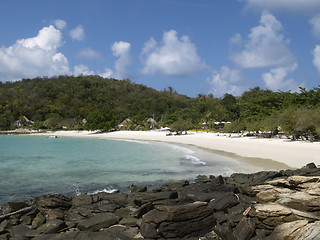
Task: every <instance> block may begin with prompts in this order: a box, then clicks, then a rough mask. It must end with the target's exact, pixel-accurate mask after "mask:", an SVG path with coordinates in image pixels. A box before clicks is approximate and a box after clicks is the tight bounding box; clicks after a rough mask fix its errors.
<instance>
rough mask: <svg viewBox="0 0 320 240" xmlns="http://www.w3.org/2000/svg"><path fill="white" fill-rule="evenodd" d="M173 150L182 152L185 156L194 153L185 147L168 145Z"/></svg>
mask: <svg viewBox="0 0 320 240" xmlns="http://www.w3.org/2000/svg"><path fill="white" fill-rule="evenodd" d="M168 145H169V146H170V147H171V148H172V149H173V150H176V151H180V152H184V153H186V154H193V153H194V151H193V150H191V149H189V148H185V147H181V146H178V145H172V144H168Z"/></svg>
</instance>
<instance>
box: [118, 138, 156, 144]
mask: <svg viewBox="0 0 320 240" xmlns="http://www.w3.org/2000/svg"><path fill="white" fill-rule="evenodd" d="M112 140H113V141H120V142H130V143H139V144H150V142H146V141H141V140H132V139H112Z"/></svg>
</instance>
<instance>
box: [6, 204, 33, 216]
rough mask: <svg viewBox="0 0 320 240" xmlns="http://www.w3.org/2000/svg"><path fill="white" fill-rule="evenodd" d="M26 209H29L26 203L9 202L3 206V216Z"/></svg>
mask: <svg viewBox="0 0 320 240" xmlns="http://www.w3.org/2000/svg"><path fill="white" fill-rule="evenodd" d="M25 207H28V204H27V203H25V202H8V203H5V204H3V206H2V207H1V214H3V215H4V214H8V213H11V212H15V211H17V210H20V209H22V208H25Z"/></svg>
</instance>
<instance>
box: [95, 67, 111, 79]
mask: <svg viewBox="0 0 320 240" xmlns="http://www.w3.org/2000/svg"><path fill="white" fill-rule="evenodd" d="M99 75H100V76H101V77H103V78H112V76H113V75H114V73H113V71H112V70H111V69H110V68H105V72H104V73H100V74H99Z"/></svg>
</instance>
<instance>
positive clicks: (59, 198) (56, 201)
mask: <svg viewBox="0 0 320 240" xmlns="http://www.w3.org/2000/svg"><path fill="white" fill-rule="evenodd" d="M36 205H37V207H38V208H39V209H43V208H45V209H49V208H66V209H69V208H70V207H71V206H72V204H71V199H70V198H67V197H65V196H63V195H60V194H48V195H43V196H40V197H38V198H36Z"/></svg>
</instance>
